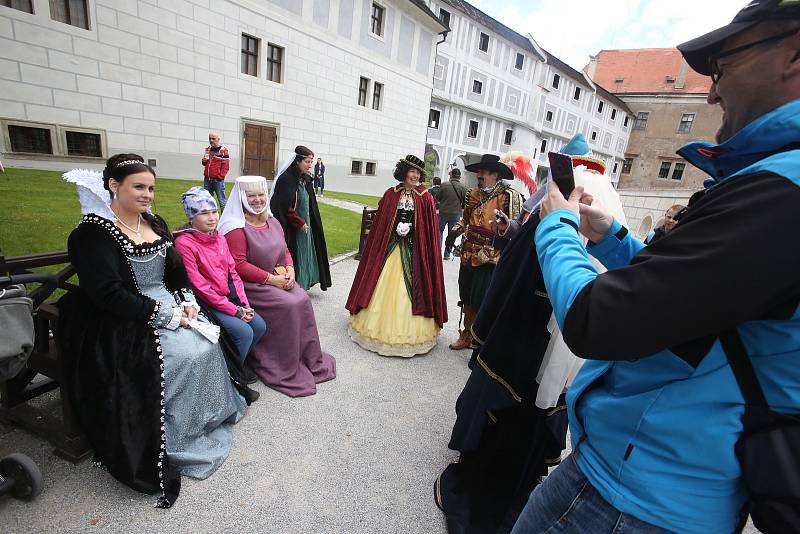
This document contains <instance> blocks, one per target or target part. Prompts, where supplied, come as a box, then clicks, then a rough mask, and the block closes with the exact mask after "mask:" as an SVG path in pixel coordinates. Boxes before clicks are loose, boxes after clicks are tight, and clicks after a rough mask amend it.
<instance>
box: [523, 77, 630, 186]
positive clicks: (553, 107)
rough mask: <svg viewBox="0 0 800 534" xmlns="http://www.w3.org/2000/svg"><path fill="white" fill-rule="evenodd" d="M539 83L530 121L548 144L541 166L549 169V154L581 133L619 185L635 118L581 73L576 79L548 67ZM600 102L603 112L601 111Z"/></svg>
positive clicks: (541, 159)
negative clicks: (555, 80)
mask: <svg viewBox="0 0 800 534" xmlns="http://www.w3.org/2000/svg"><path fill="white" fill-rule="evenodd" d="M555 74H558V76H559V78H560V80H559V83H558V87H557V88H556V87H553V78H554V75H555ZM538 84H539V87H540V88H541V89H542V96H541V100H540V102H539V105H538V107H537V108H536V109H535V110H534V113H535V115H534V116H532V117H531V122H532V123H533V124H536V125H539V127H540V128H541V132H542V138H543V139H545V140H546V141H547V143H546V145H547V146H546V149H545V152H544V153H542V152H541V145H540V147H539V148H540V150H539V154H538V156H539V164H540V165H541V166H542V167H548V166H549V165H548V162H547V154H546V152H548V151H554V150H558V149H560V148H561V147H562V146H564V145H565V144H566V143H567V142H568V141H569V140H570V139H571V138H572V136H574V135H575V134H576V133H578V132H581V133H583V134H584V136H586V140H587V141H588V142H589V146H590V147H591V149H592V153H593V154H594V156H595V157H599V158H601V159H603V160H604V161H605V162H606V167H607V169H606V174H608V175H609V177H611V180H612V181H613V182H617V181H618V180H619V175H620V173H621V172H622V163H623V160H624V159H625V148H626V147H627V145H628V140H629V138H630V133H631V130H632V128H633V117H632V116H631V115H629V114H628V112H626V111H624V110H623V109H622V108H621V107H620V106H619V105H618V104H615V103H613V102H612V101H611V100H610V99H608V98H605V97H604V96H603V95H602V94H600V93H599V92H597V91H596V89H595V88H594V87H592V85H591V84H590V83H589V82H588V81H587V80H585V79H584V77H583V75H582V74H581V75H580V77H579V79H576V76H575V74H574V73H572V74H570V73H567V72H566V71H565V70H563V69H560V68H559V67H558V66H556V65H552V64H548V65H544V66H543V68H542V69H541V71H540V77H539V79H538ZM576 87H579V88H580V93H581V94H580V99H578V100H576V99H575V98H574V95H575V88H576ZM601 101H602V102H603V110H602V111H601V112H598V107H599V106H598V104H599V102H601ZM612 114H613V115H614V119H613V120H612V118H611V116H612ZM548 117H550V120H548ZM626 117H627V125H626V124H625V122H626ZM592 132H595V133H596V139H595V140H593V139H592ZM615 166H616V169H615V168H614V167H615Z"/></svg>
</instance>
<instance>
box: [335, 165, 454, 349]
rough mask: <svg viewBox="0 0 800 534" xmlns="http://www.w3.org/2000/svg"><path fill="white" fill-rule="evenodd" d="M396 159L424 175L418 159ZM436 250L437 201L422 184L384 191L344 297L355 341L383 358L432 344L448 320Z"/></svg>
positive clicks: (440, 264) (437, 241)
mask: <svg viewBox="0 0 800 534" xmlns="http://www.w3.org/2000/svg"><path fill="white" fill-rule="evenodd" d="M401 162H406V164H407V165H409V166H411V167H413V168H416V169H418V170H420V172H422V173H423V175H424V165H423V163H422V161H421V160H419V158H416V157H413V156H407V157H406V158H405V159H404V160H401ZM440 250H441V244H440V238H439V227H438V219H437V217H436V204H435V202H434V199H433V197H432V196H431V194H430V193H429V192H428V191H427V189H426V188H425V186H423V185H418V186H417V187H414V188H410V187H408V186H407V185H405V184H399V185H397V186H395V187H392V188H389V189H388V190H386V192H385V193H384V194H383V197H382V198H381V201H380V203H379V204H378V212H377V214H376V215H375V219H374V222H373V224H372V228H371V230H370V232H369V234H368V236H367V241H366V243H365V245H364V251H363V253H362V257H361V262H360V263H359V265H358V270H357V271H356V277H355V279H354V280H353V286H352V287H351V289H350V295H349V296H348V298H347V304H346V308H347V310H348V311H349V312H350V314H351V317H350V329H349V331H350V337H351V339H352V340H353V341H354V342H356V343H357V344H358V345H360V346H362V347H363V348H365V349H367V350H370V351H373V352H376V353H378V354H381V355H383V356H402V357H411V356H414V355H416V354H424V353H426V352H428V351H430V350H431V349H432V348H433V347H434V346H435V345H436V339H437V337H438V335H439V331H440V330H441V328H442V325H443V324H444V323H445V322H447V301H446V297H445V291H444V279H443V275H442V261H441V256H440V254H441V252H440Z"/></svg>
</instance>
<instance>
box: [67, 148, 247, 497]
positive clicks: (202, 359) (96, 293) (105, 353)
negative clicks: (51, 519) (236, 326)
mask: <svg viewBox="0 0 800 534" xmlns="http://www.w3.org/2000/svg"><path fill="white" fill-rule="evenodd" d="M65 179H66V180H67V181H69V182H73V183H76V184H77V185H78V190H79V193H80V199H81V208H82V212H83V213H84V217H83V219H82V221H81V223H80V224H79V225H78V227H77V228H75V230H73V232H72V233H71V234H70V236H69V241H68V250H69V259H70V261H71V262H72V265H73V266H74V267H75V270H76V271H77V273H78V277H79V279H80V288H79V289H77V290H74V291H70V292H69V293H67V295H66V296H65V297H63V298H62V299H61V301H60V302H59V308H60V310H61V314H60V317H61V319H60V321H61V322H60V331H61V332H62V333H63V335H62V336H60V337H61V338H62V341H63V346H62V351H63V353H64V357H65V359H66V365H65V366H64V369H66V370H67V376H66V377H64V381H63V382H62V386H64V389H65V392H66V396H67V398H68V400H69V402H70V403H71V404H72V406H73V409H74V410H75V412H76V413H77V415H78V420H79V423H80V425H81V428H82V430H83V431H84V432H85V433H86V435H87V437H88V438H89V442H90V443H91V445H92V447H93V449H94V455H95V462H97V463H98V464H100V465H102V466H104V467H106V468H107V469H108V471H109V472H110V473H111V474H112V475H113V476H114V477H115V478H117V479H118V480H120V481H121V482H123V483H125V484H126V485H128V486H130V487H131V488H133V489H136V490H138V491H142V492H145V493H156V492H160V493H161V497H160V498H159V500H158V503H157V506H159V507H163V508H168V507H170V506H171V505H172V503H173V502H174V500H175V499H176V498H177V495H178V491H179V489H180V475H181V474H185V475H187V476H191V477H193V478H206V477H208V476H210V475H211V474H212V473H213V472H214V471H215V470H216V468H217V467H219V466H220V465H221V464H222V462H224V461H225V458H226V457H227V456H228V452H229V449H230V445H231V428H230V425H231V424H232V423H234V422H236V421H238V420H239V419H240V418H241V417H242V415H243V414H244V411H245V401H244V399H243V398H242V397H241V396H240V395H239V393H237V391H236V389H234V386H233V385H232V383H231V380H230V379H229V371H228V369H227V368H226V360H225V356H224V355H223V351H222V349H221V347H220V344H219V343H218V342H217V338H218V336H219V330H218V329H217V327H216V326H214V325H212V324H209V322H208V321H207V319H205V317H203V316H202V315H198V310H199V306H198V304H197V302H196V300H195V298H194V295H193V294H192V292H191V291H190V290H188V289H187V288H188V287H189V284H188V280H187V277H186V271H185V270H184V268H183V264H182V262H181V259H180V256H179V255H178V253H177V252H176V251H175V249H174V248H173V246H172V237H171V235H170V233H169V231H168V229H167V228H168V227H167V224H166V223H165V222H164V220H163V219H162V218H161V217H159V216H158V215H153V214H152V213H150V206H151V204H152V202H153V197H154V192H155V173H154V172H153V169H152V168H150V167H149V166H148V165H146V164H145V163H144V160H143V159H142V157H141V156H139V155H137V154H117V155H115V156H112V157H111V158H109V160H108V161H107V163H106V168H105V170H104V171H103V175H102V180H101V177H100V176H99V174H98V173H95V172H92V171H72V172H70V173H67V174H65ZM103 189H105V190H107V192H106V191H104V190H103ZM109 200H110V201H109ZM240 387H242V386H241V385H240Z"/></svg>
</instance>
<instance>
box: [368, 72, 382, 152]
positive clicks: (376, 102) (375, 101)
mask: <svg viewBox="0 0 800 534" xmlns="http://www.w3.org/2000/svg"><path fill="white" fill-rule="evenodd" d="M382 96H383V84H382V83H378V82H375V83H374V84H373V86H372V109H378V110H379V109H381V97H382ZM367 165H369V164H367Z"/></svg>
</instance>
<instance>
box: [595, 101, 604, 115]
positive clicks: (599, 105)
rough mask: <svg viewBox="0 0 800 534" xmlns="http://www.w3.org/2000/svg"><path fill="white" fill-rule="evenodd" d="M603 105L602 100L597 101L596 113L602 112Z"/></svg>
mask: <svg viewBox="0 0 800 534" xmlns="http://www.w3.org/2000/svg"><path fill="white" fill-rule="evenodd" d="M603 105H604V102H603V101H602V100H601V101H600V102H598V103H597V112H598V113H602V112H603Z"/></svg>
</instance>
